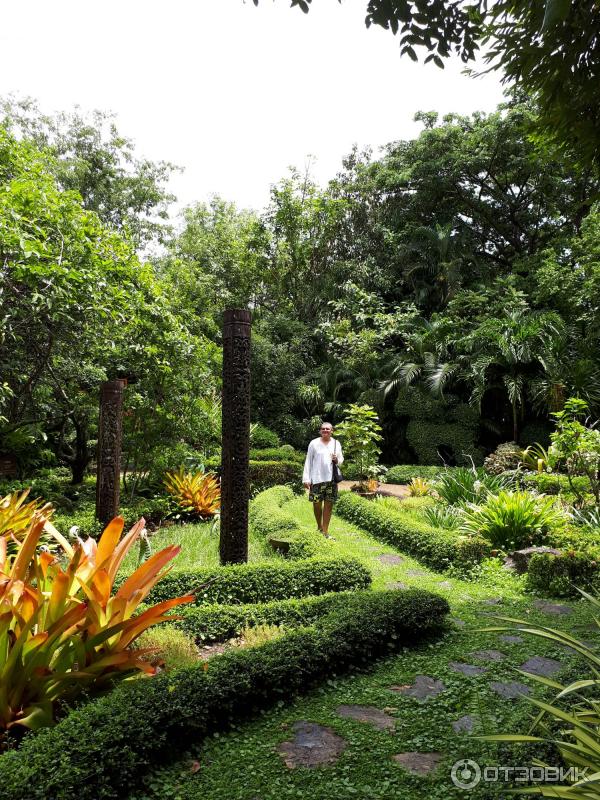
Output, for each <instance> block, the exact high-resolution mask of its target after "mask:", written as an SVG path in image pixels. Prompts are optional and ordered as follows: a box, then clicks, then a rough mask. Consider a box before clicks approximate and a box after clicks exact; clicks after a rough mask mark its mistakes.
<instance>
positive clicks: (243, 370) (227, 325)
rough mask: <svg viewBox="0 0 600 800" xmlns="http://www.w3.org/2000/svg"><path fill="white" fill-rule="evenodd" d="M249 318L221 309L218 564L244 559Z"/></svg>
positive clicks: (248, 404)
mask: <svg viewBox="0 0 600 800" xmlns="http://www.w3.org/2000/svg"><path fill="white" fill-rule="evenodd" d="M251 320H252V315H251V314H250V312H249V311H246V310H244V309H228V310H227V311H225V320H224V323H223V422H222V434H221V445H222V456H221V459H222V460H221V465H222V476H221V538H220V557H221V564H233V563H241V562H245V561H247V560H248V495H249V489H250V484H249V476H248V458H249V452H250V323H251Z"/></svg>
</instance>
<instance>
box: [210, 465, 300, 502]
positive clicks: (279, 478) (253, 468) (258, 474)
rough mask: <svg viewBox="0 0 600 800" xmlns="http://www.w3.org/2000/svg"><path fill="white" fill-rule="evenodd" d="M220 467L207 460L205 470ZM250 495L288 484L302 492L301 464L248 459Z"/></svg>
mask: <svg viewBox="0 0 600 800" xmlns="http://www.w3.org/2000/svg"><path fill="white" fill-rule="evenodd" d="M219 466H220V461H219V460H218V459H214V458H211V459H208V460H207V461H206V463H205V468H206V469H207V470H215V469H217V468H218V467H219ZM249 477H250V494H256V493H257V492H262V491H263V490H264V489H269V488H270V487H271V486H280V485H282V484H289V485H291V486H293V488H294V490H296V491H298V492H300V491H301V490H302V464H301V463H300V461H256V460H254V459H250V464H249Z"/></svg>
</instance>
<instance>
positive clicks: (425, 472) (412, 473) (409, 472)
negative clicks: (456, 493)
mask: <svg viewBox="0 0 600 800" xmlns="http://www.w3.org/2000/svg"><path fill="white" fill-rule="evenodd" d="M446 469H451V467H444V466H443V465H440V466H439V467H438V466H427V465H420V464H398V465H397V466H395V467H390V468H389V469H388V471H387V473H386V475H385V482H386V483H410V482H411V481H412V479H413V478H426V479H427V480H433V479H434V478H437V476H438V475H439V474H440V473H441V472H444V471H445V470H446Z"/></svg>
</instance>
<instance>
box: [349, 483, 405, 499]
mask: <svg viewBox="0 0 600 800" xmlns="http://www.w3.org/2000/svg"><path fill="white" fill-rule="evenodd" d="M358 483H359V481H341V482H340V483H339V484H338V486H339V488H340V491H342V492H346V491H350V489H352V487H353V486H356V485H357V484H358ZM377 494H379V495H381V496H382V497H399V498H400V499H404V498H405V497H408V495H409V491H408V486H406V485H405V484H404V483H382V484H380V485H379V488H378V489H377Z"/></svg>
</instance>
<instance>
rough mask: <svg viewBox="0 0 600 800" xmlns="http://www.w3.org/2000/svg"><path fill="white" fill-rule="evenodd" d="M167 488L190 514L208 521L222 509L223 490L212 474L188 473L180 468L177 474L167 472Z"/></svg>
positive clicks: (180, 505)
mask: <svg viewBox="0 0 600 800" xmlns="http://www.w3.org/2000/svg"><path fill="white" fill-rule="evenodd" d="M165 487H166V489H167V491H168V492H169V494H170V495H172V496H173V497H174V498H175V500H176V502H177V504H178V505H179V507H180V508H181V509H182V510H183V511H185V512H187V513H188V514H193V515H194V516H197V517H201V518H202V519H208V518H209V517H214V515H215V514H216V513H217V511H218V510H219V509H220V507H221V488H220V486H219V482H218V480H217V478H216V477H215V476H214V475H213V474H212V473H210V472H206V473H204V472H186V471H185V470H184V468H183V467H180V468H179V470H178V471H177V472H167V475H166V477H165Z"/></svg>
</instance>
